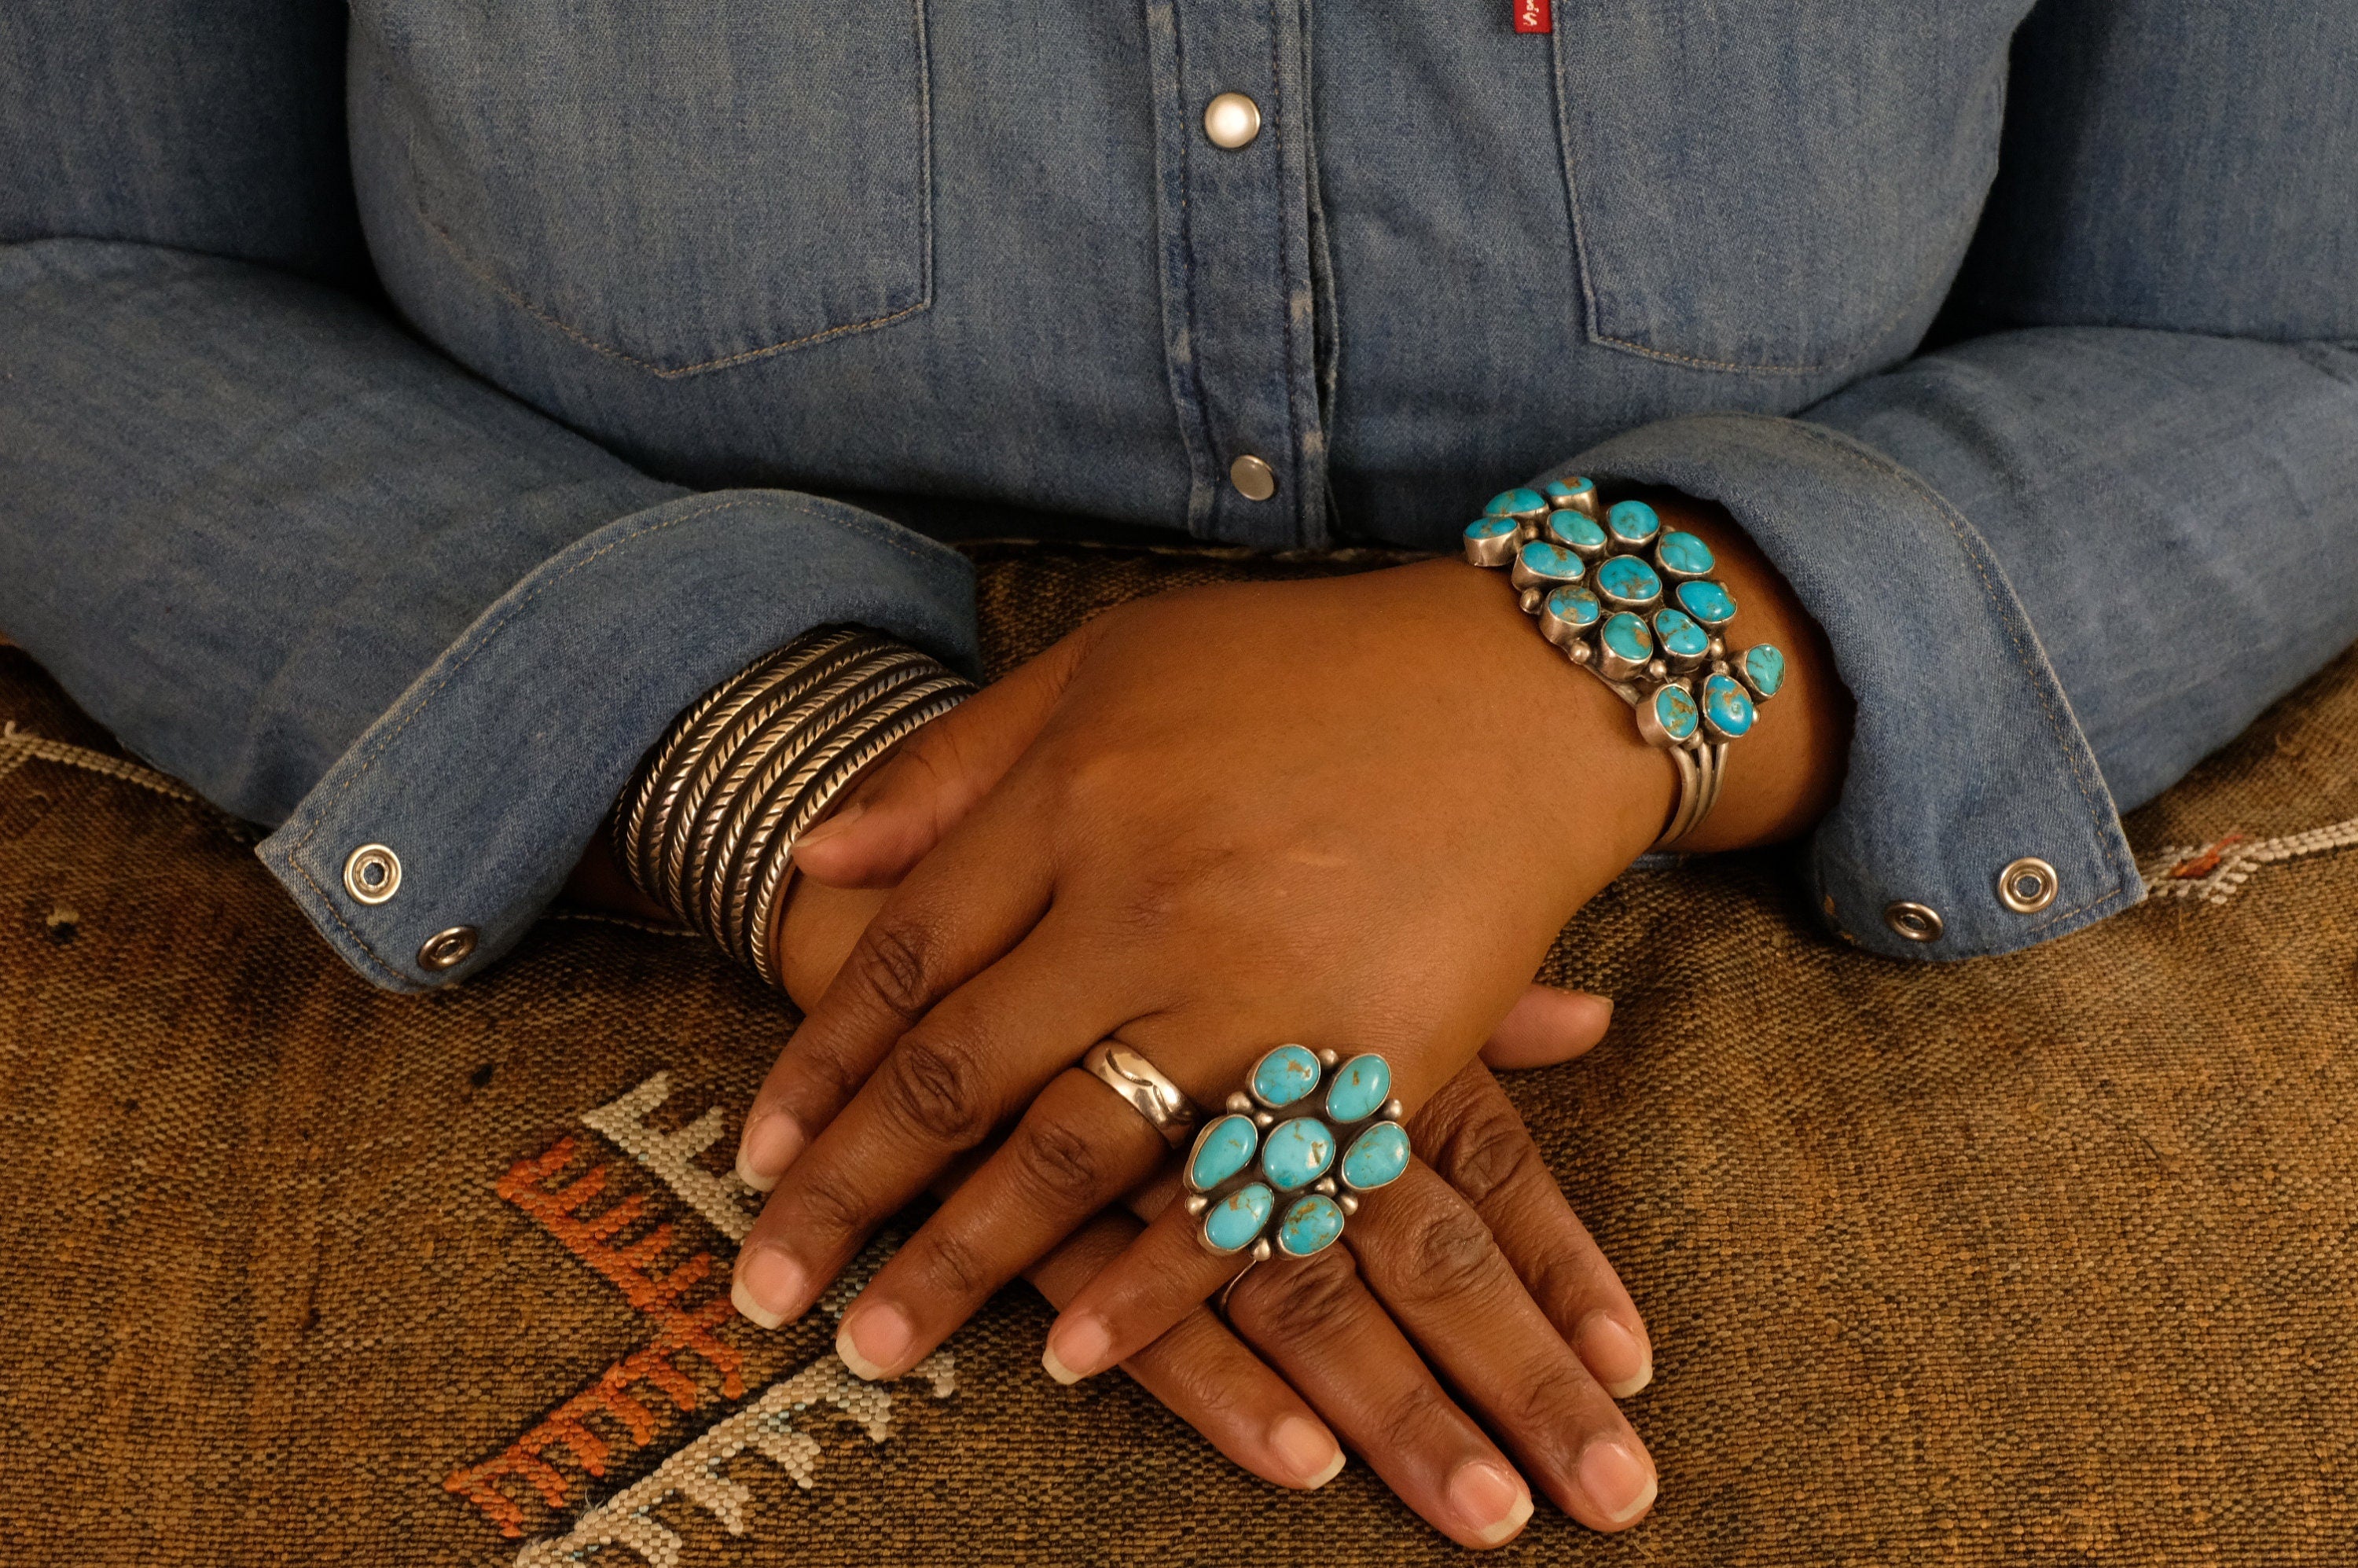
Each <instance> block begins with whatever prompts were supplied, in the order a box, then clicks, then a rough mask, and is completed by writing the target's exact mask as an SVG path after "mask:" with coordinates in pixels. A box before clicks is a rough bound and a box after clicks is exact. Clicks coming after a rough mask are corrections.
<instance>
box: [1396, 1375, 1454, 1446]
mask: <svg viewBox="0 0 2358 1568" xmlns="http://www.w3.org/2000/svg"><path fill="white" fill-rule="evenodd" d="M1381 1409H1382V1416H1381V1425H1380V1427H1379V1430H1380V1431H1383V1432H1388V1433H1393V1434H1395V1436H1396V1437H1397V1438H1399V1439H1400V1440H1401V1444H1402V1445H1403V1446H1405V1444H1408V1443H1410V1442H1412V1441H1414V1440H1416V1439H1418V1438H1421V1437H1426V1436H1430V1435H1431V1434H1432V1433H1433V1430H1434V1428H1435V1427H1438V1426H1442V1425H1444V1424H1446V1423H1449V1422H1451V1418H1452V1417H1453V1416H1455V1414H1456V1407H1455V1406H1454V1405H1452V1404H1451V1403H1450V1402H1449V1396H1448V1395H1447V1394H1444V1393H1443V1392H1442V1391H1441V1385H1440V1384H1438V1383H1436V1382H1434V1381H1433V1379H1431V1378H1429V1377H1421V1378H1412V1379H1409V1380H1408V1381H1406V1382H1404V1383H1402V1384H1401V1385H1400V1387H1399V1388H1398V1389H1397V1390H1394V1391H1393V1392H1392V1393H1391V1394H1390V1396H1389V1397H1388V1398H1386V1399H1385V1400H1383V1401H1382V1405H1381Z"/></svg>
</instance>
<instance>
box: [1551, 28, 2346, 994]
mask: <svg viewBox="0 0 2358 1568" xmlns="http://www.w3.org/2000/svg"><path fill="white" fill-rule="evenodd" d="M2237 13H2238V8H2237V7H2234V6H2194V5H2181V4H2174V3H2166V0H2103V3H2102V4H2098V3H2096V0H2068V3H2064V4H2056V3H2054V0H2050V4H2048V5H2042V6H2041V7H2040V8H2039V12H2038V13H2036V14H2035V15H2034V16H2032V18H2031V20H2030V21H2029V23H2028V24H2027V25H2026V26H2025V27H2024V28H2023V30H2022V32H2021V33H2020V34H2019V35H2018V36H2017V40H2016V47H2015V52H2014V73H2013V79H2012V81H2011V82H2010V84H2009V91H2008V101H2009V104H2010V108H2009V110H2008V122H2007V128H2006V145H2005V149H2004V155H2003V159H2002V162H2001V168H2000V174H1999V177H1998V180H1997V183H1996V188H1995V189H1994V190H1993V191H1992V194H1991V197H1990V200H1989V205H1988V207H1987V209H1986V210H1985V215H1984V220H1983V224H1982V230H1981V232H1980V235H1979V237H1978V239H1977V241H1976V244H1975V248H1974V254H1972V256H1971V257H1969V259H1968V262H1967V265H1966V270H1965V273H1964V276H1963V278H1962V280H1961V282H1960V284H1959V286H1958V289H1957V293H1956V296H1955V299H1954V308H1958V309H1959V310H1961V311H1962V312H1963V313H1965V314H1967V315H1968V316H1969V317H1970V318H1972V319H1974V320H1976V321H1977V322H1978V323H1979V324H1980V325H1981V326H1983V327H1985V328H1992V329H1997V330H1985V331H1984V332H1982V333H1981V334H1980V335H1977V336H1972V337H1969V338H1967V339H1966V340H1965V341H1958V342H1954V343H1952V344H1951V345H1950V346H1948V347H1945V348H1942V349H1941V350H1939V351H1934V352H1930V353H1925V354H1921V355H1920V356H1918V357H1917V358H1915V359H1913V360H1911V361H1909V362H1906V363H1903V364H1901V365H1899V366H1898V367H1896V368H1894V369H1892V370H1890V371H1888V372H1887V373H1882V374H1878V375H1875V376H1872V377H1869V378H1867V379H1866V380H1864V381H1861V382H1859V383H1857V384H1854V385H1852V386H1850V387H1849V388H1847V389H1845V390H1844V391H1842V392H1840V393H1839V394H1837V395H1834V396H1833V397H1831V398H1828V399H1827V400H1825V401H1824V402H1823V403H1821V404H1819V405H1817V406H1814V407H1812V408H1809V409H1806V410H1804V411H1802V413H1801V415H1800V416H1797V417H1793V418H1771V417H1762V416H1743V415H1724V416H1723V415H1714V416H1698V417H1685V418H1677V419H1670V420H1665V421H1662V422H1660V423H1657V424H1652V425H1649V426H1644V427H1639V428H1637V429H1635V430H1632V431H1629V432H1627V433H1625V434H1624V435H1622V436H1619V437H1617V438H1614V439H1611V440H1608V441H1606V442H1605V443H1603V444H1602V445H1600V446H1598V447H1596V448H1595V449H1592V450H1590V451H1588V452H1585V453H1583V454H1582V455H1581V456H1580V457H1578V458H1577V459H1575V460H1574V462H1573V463H1572V464H1571V465H1569V467H1571V468H1572V469H1574V470H1579V471H1584V472H1588V473H1593V474H1598V475H1603V476H1609V477H1614V478H1619V479H1624V480H1628V481H1645V482H1653V483H1661V484H1669V485H1674V486H1676V487H1678V488H1679V489H1681V490H1683V491H1686V492H1691V493H1693V494H1696V495H1700V496H1705V497H1709V498H1711V499H1714V500H1716V501H1718V502H1720V503H1723V504H1725V506H1726V507H1727V509H1728V510H1729V511H1730V512H1731V513H1732V514H1734V515H1735V517H1736V520H1737V521H1738V522H1739V523H1741V524H1743V525H1744V526H1745V527H1746V528H1747V530H1749V532H1750V533H1751V535H1752V536H1753V537H1754V538H1755V539H1757V540H1758V542H1759V544H1760V545H1761V546H1762V548H1763V549H1764V550H1765V551H1766V552H1767V553H1768V556H1769V557H1771V558H1772V559H1773V560H1774V561H1775V562H1776V564H1777V565H1778V567H1779V569H1780V570H1781V571H1782V572H1783V573H1784V575H1785V576H1786V577H1787V579H1789V580H1790V582H1791V584H1792V586H1793V588H1794V589H1795V591H1796V592H1797V593H1798V594H1799V596H1800V597H1801V600H1803V601H1804V602H1805V603H1806V604H1807V605H1808V606H1809V608H1810V609H1811V610H1812V612H1813V613H1814V614H1815V615H1816V617H1817V619H1818V620H1819V622H1821V623H1822V624H1823V626H1824V628H1825V631H1826V634H1827V636H1828V638H1829V639H1830V640H1831V643H1832V645H1833V654H1834V660H1835V663H1836V665H1837V666H1838V668H1839V670H1840V673H1841V675H1842V677H1843V679H1844V682H1845V683H1846V684H1847V685H1848V687H1850V689H1851V691H1852V693H1853V695H1854V696H1855V697H1856V699H1857V704H1858V707H1857V720H1856V729H1855V736H1854V740H1853V742H1852V747H1851V753H1850V765H1849V773H1848V776H1847V778H1846V781H1845V783H1844V787H1843V792H1842V795H1841V798H1840V800H1839V802H1838V803H1837V804H1836V806H1834V808H1833V811H1832V812H1831V813H1830V814H1829V815H1828V816H1827V817H1826V818H1825V820H1824V821H1823V824H1822V825H1821V826H1820V827H1819V828H1818V829H1817V831H1816V833H1815V836H1814V838H1813V840H1812V844H1811V845H1810V847H1809V853H1808V857H1807V861H1808V866H1809V873H1810V876H1811V877H1812V881H1813V882H1814V889H1813V893H1814V897H1815V900H1816V901H1817V903H1819V906H1820V908H1821V910H1822V912H1823V914H1824V916H1825V918H1826V919H1827V921H1828V922H1829V923H1830V924H1831V925H1833V927H1834V929H1835V930H1837V931H1838V932H1840V933H1841V934H1842V935H1844V936H1846V937H1848V938H1850V939H1852V940H1854V941H1855V942H1857V943H1858V944H1859V945H1861V946H1866V947H1868V948H1871V949H1873V950H1875V951H1877V952H1879V953H1884V954H1887V955H1890V956H1892V957H1906V958H1931V959H1940V958H1962V957H1971V956H1974V955H1979V954H1989V953H2002V952H2006V951H2008V950H2010V949H2014V948H2018V947H2022V946H2027V945H2028V944H2031V943H2035V942H2039V941H2041V940H2044V939H2047V938H2050V937H2053V936H2057V935H2062V934H2064V933H2066V932H2069V931H2072V930H2075V929H2077V928H2079V927H2081V926H2083V925H2087V924H2089V923H2090V922H2092V921H2094V920H2096V919H2099V918H2101V917H2102V916H2104V915H2106V914H2111V913H2113V912H2114V911H2116V910H2119V909H2122V908H2124V907H2125V906H2127V905H2129V904H2132V903H2136V902H2137V901H2138V900H2139V899H2140V898H2141V897H2142V896H2143V893H2144V885H2143V882H2142V880H2141V878H2140V876H2139V874H2138V871H2137V868H2136V864H2135V862H2134V860H2133V858H2132V856H2131V854H2130V850H2129V846H2128V843H2127V840H2126V839H2125V837H2124V836H2123V833H2122V831H2121V827H2120V822H2119V813H2120V812H2121V811H2123V810H2125V809H2128V808H2130V807H2133V806H2136V805H2138V804H2139V803H2141V802H2143V801H2145V800H2147V799H2149V798H2151V797H2152V796H2153V795H2156V794H2158V792H2159V791H2161V790H2162V789H2163V788H2165V787H2166V786H2167V785H2169V784H2170V783H2171V782H2172V781H2174V780H2175V779H2177V778H2178V777H2179V776H2180V775H2181V774H2182V773H2185V772H2186V770H2187V769H2188V768H2189V767H2190V766H2191V765H2192V764H2193V763H2194V762H2196V761H2197V760H2198V759H2200V758H2201V757H2202V756H2203V755H2204V754H2205V753H2207V752H2211V751H2212V750H2213V749H2215V748H2216V747H2218V746H2220V745H2221V744H2223V743H2224V742H2225V741H2227V740H2229V739H2230V738H2231V737H2233V736H2234V734H2235V733H2236V732H2237V731H2238V730H2241V729H2243V728H2244V726H2245V725H2246V724H2248V723H2249V722H2250V721H2251V720H2252V719H2254V718H2255V716H2256V715H2257V714H2258V713H2259V712H2260V711H2261V710H2262V709H2263V708H2266V706H2267V705H2268V704H2269V703H2270V702H2272V701H2274V700H2275V699H2276V698H2277V697H2280V696H2282V695H2284V694H2285V693H2286V692H2288V691H2289V690H2290V689H2291V688H2292V687H2294V686H2296V685H2297V684H2298V683H2299V681H2300V680H2301V679H2302V678H2303V677H2304V676H2308V675H2309V674H2310V673H2311V672H2313V671H2314V670H2316V669H2317V668H2318V667H2319V666H2320V665H2322V664H2323V663H2325V661H2326V660H2328V659H2329V658H2331V656H2332V655H2333V654H2335V653H2336V652H2338V651H2339V650H2340V649H2342V648H2343V647H2345V646H2347V645H2348V644H2349V643H2351V642H2352V641H2353V639H2358V351H2353V349H2358V59H2350V58H2348V50H2347V49H2346V47H2344V48H2336V47H2332V46H2331V40H2330V38H2325V37H2324V36H2323V35H2324V34H2325V33H2327V32H2329V31H2331V30H2330V29H2323V28H2320V47H2318V48H2316V49H2309V50H2306V51H2299V52H2297V53H2293V54H2288V53H2287V51H2285V50H2284V49H2282V47H2281V42H2282V30H2281V29H2259V28H2247V27H2243V26H2242V25H2241V23H2240V22H2239V21H2238V19H2237ZM2344 30H2345V31H2346V29H2344ZM2255 39H2270V40H2273V41H2272V42H2269V43H2268V44H2267V45H2266V49H2265V50H2264V49H2262V48H2261V46H2260V45H2258V44H2256V43H2255V41H2254V40H2255ZM1764 722H1769V723H1773V722H1775V718H1774V708H1773V706H1772V707H1771V708H1770V709H1769V710H1768V717H1767V718H1766V719H1764ZM1741 765H1742V764H1741V761H1740V757H1739V759H1738V760H1737V762H1736V766H1741ZM2024 856H2036V857H2038V858H2039V859H2041V860H2047V861H2049V862H2050V864H2052V865H2053V866H2054V867H2055V868H2056V870H2057V872H2058V874H2059V875H2058V881H2059V887H2058V893H2057V896H2056V898H2055V900H2054V902H2053V903H2052V904H2051V905H2050V906H2049V907H2047V908H2045V909H2043V910H2040V911H2038V912H2036V913H2032V914H2020V913H2017V912H2015V911H2013V910H2011V909H2009V908H2008V907H2006V904H2005V903H2004V902H2003V901H2002V900H2001V899H2000V897H1999V891H1998V880H1999V873H2000V871H2001V870H2002V869H2003V868H2005V867H2006V865H2008V864H2009V863H2010V862H2012V861H2014V860H2017V858H2020V857H2024ZM1901 901H1906V902H1909V903H1921V904H1925V905H1928V906H1930V907H1931V908H1932V909H1934V910H1935V911H1937V912H1938V913H1939V914H1940V915H1941V917H1942V923H1943V924H1942V934H1941V935H1940V936H1939V938H1938V939H1937V940H1934V941H1931V942H1929V943H1918V942H1912V941H1909V940H1908V939H1906V938H1905V937H1904V936H1903V935H1900V933H1899V932H1898V930H1897V929H1895V927H1894V926H1893V925H1890V924H1889V923H1888V921H1887V916H1886V913H1885V912H1886V911H1887V908H1888V907H1889V906H1890V905H1891V904H1892V903H1898V902H1901Z"/></svg>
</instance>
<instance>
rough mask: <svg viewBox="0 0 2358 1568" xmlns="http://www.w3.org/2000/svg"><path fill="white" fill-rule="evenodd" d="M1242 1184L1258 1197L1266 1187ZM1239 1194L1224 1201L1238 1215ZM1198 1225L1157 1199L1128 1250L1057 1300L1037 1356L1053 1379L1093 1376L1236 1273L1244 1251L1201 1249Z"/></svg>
mask: <svg viewBox="0 0 2358 1568" xmlns="http://www.w3.org/2000/svg"><path fill="white" fill-rule="evenodd" d="M1247 1191H1249V1192H1250V1191H1258V1192H1260V1193H1261V1194H1262V1195H1264V1196H1265V1195H1267V1192H1268V1189H1267V1188H1249V1189H1247ZM1244 1201H1245V1200H1244V1197H1243V1195H1241V1194H1239V1195H1235V1196H1231V1197H1229V1198H1228V1199H1226V1200H1224V1204H1225V1205H1226V1206H1237V1212H1238V1214H1239V1215H1242V1214H1243V1213H1244V1212H1245V1211H1244V1209H1243V1208H1242V1206H1241V1205H1242V1204H1243V1202H1244ZM1281 1201H1282V1200H1281ZM1263 1217H1264V1218H1265V1217H1266V1215H1265V1214H1264V1216H1263ZM1205 1224H1206V1221H1205V1219H1204V1218H1203V1217H1198V1216H1195V1215H1193V1214H1190V1213H1188V1212H1187V1206H1186V1205H1185V1204H1184V1203H1173V1204H1167V1205H1166V1206H1164V1207H1163V1212H1162V1213H1160V1214H1158V1215H1156V1216H1155V1217H1154V1218H1153V1220H1152V1222H1151V1223H1150V1224H1149V1225H1148V1226H1147V1227H1146V1228H1145V1229H1144V1230H1143V1231H1141V1233H1140V1234H1139V1238H1138V1239H1137V1240H1136V1241H1135V1242H1132V1243H1131V1244H1130V1250H1128V1251H1127V1252H1124V1253H1123V1254H1122V1255H1121V1256H1120V1258H1118V1259H1116V1260H1114V1261H1113V1262H1111V1263H1109V1264H1108V1265H1107V1266H1106V1268H1105V1269H1104V1270H1102V1271H1100V1272H1099V1273H1098V1276H1097V1278H1095V1279H1093V1280H1091V1281H1089V1282H1088V1284H1087V1286H1085V1287H1084V1288H1083V1289H1082V1291H1081V1292H1080V1294H1078V1295H1077V1296H1076V1297H1074V1298H1073V1300H1072V1301H1070V1302H1068V1303H1065V1310H1064V1311H1063V1312H1062V1313H1060V1314H1057V1317H1056V1321H1055V1323H1054V1324H1053V1325H1050V1326H1049V1329H1048V1345H1047V1348H1046V1350H1045V1351H1044V1353H1043V1355H1042V1356H1041V1358H1040V1359H1041V1364H1042V1365H1043V1366H1044V1367H1046V1368H1048V1375H1049V1376H1050V1377H1052V1378H1054V1379H1056V1381H1058V1382H1060V1383H1077V1382H1079V1381H1080V1380H1081V1379H1083V1378H1091V1377H1095V1376H1096V1375H1097V1374H1098V1373H1099V1372H1102V1371H1104V1370H1105V1369H1106V1368H1109V1367H1110V1366H1112V1365H1113V1364H1114V1363H1115V1362H1117V1361H1120V1360H1122V1359H1123V1358H1124V1357H1130V1356H1134V1355H1136V1354H1137V1353H1138V1352H1139V1351H1140V1350H1141V1349H1142V1348H1143V1347H1144V1346H1149V1345H1152V1343H1154V1341H1155V1340H1156V1339H1158V1338H1160V1337H1162V1336H1163V1335H1164V1334H1166V1333H1168V1332H1170V1330H1171V1329H1172V1327H1173V1326H1174V1325H1176V1324H1177V1323H1178V1322H1179V1321H1180V1320H1181V1319H1182V1318H1184V1317H1185V1316H1186V1315H1187V1314H1189V1313H1191V1312H1193V1311H1194V1310H1195V1308H1196V1307H1198V1306H1200V1305H1202V1304H1203V1302H1204V1299H1205V1298H1206V1296H1209V1295H1210V1294H1211V1293H1212V1292H1214V1291H1216V1290H1218V1289H1219V1288H1220V1287H1221V1286H1222V1285H1224V1284H1227V1283H1228V1281H1230V1280H1232V1279H1234V1278H1236V1276H1237V1274H1238V1272H1239V1271H1241V1270H1243V1269H1244V1267H1245V1265H1246V1264H1247V1263H1248V1262H1249V1260H1250V1254H1249V1253H1246V1252H1230V1253H1225V1254H1222V1253H1215V1252H1212V1251H1209V1250H1208V1249H1206V1247H1205V1245H1204V1243H1203V1242H1202V1240H1201V1239H1199V1235H1200V1233H1201V1232H1202V1231H1203V1230H1204V1228H1205Z"/></svg>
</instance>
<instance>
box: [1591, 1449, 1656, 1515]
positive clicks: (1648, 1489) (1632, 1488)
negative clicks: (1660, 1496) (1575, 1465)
mask: <svg viewBox="0 0 2358 1568" xmlns="http://www.w3.org/2000/svg"><path fill="white" fill-rule="evenodd" d="M1580 1489H1581V1490H1582V1491H1584V1492H1586V1493H1587V1494H1588V1500H1589V1501H1590V1502H1592V1503H1594V1504H1595V1505H1596V1511H1597V1512H1598V1513H1600V1514H1603V1515H1604V1516H1605V1522H1606V1523H1607V1524H1628V1522H1629V1521H1630V1520H1631V1519H1636V1518H1637V1517H1638V1516H1639V1514H1641V1513H1644V1512H1645V1511H1646V1510H1647V1509H1650V1508H1652V1507H1653V1506H1654V1494H1655V1493H1656V1492H1658V1491H1660V1489H1661V1486H1660V1482H1658V1481H1657V1480H1656V1479H1655V1478H1654V1468H1653V1466H1652V1465H1649V1464H1647V1463H1646V1462H1645V1461H1644V1460H1642V1459H1640V1458H1639V1457H1638V1456H1637V1455H1636V1454H1632V1453H1630V1452H1629V1450H1628V1447H1627V1446H1625V1445H1624V1444H1620V1443H1618V1442H1617V1441H1615V1440H1614V1439H1612V1438H1609V1437H1604V1438H1599V1439H1597V1440H1596V1441H1595V1443H1592V1444H1589V1445H1588V1446H1587V1447H1585V1448H1584V1449H1582V1450H1581V1451H1580Z"/></svg>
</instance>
